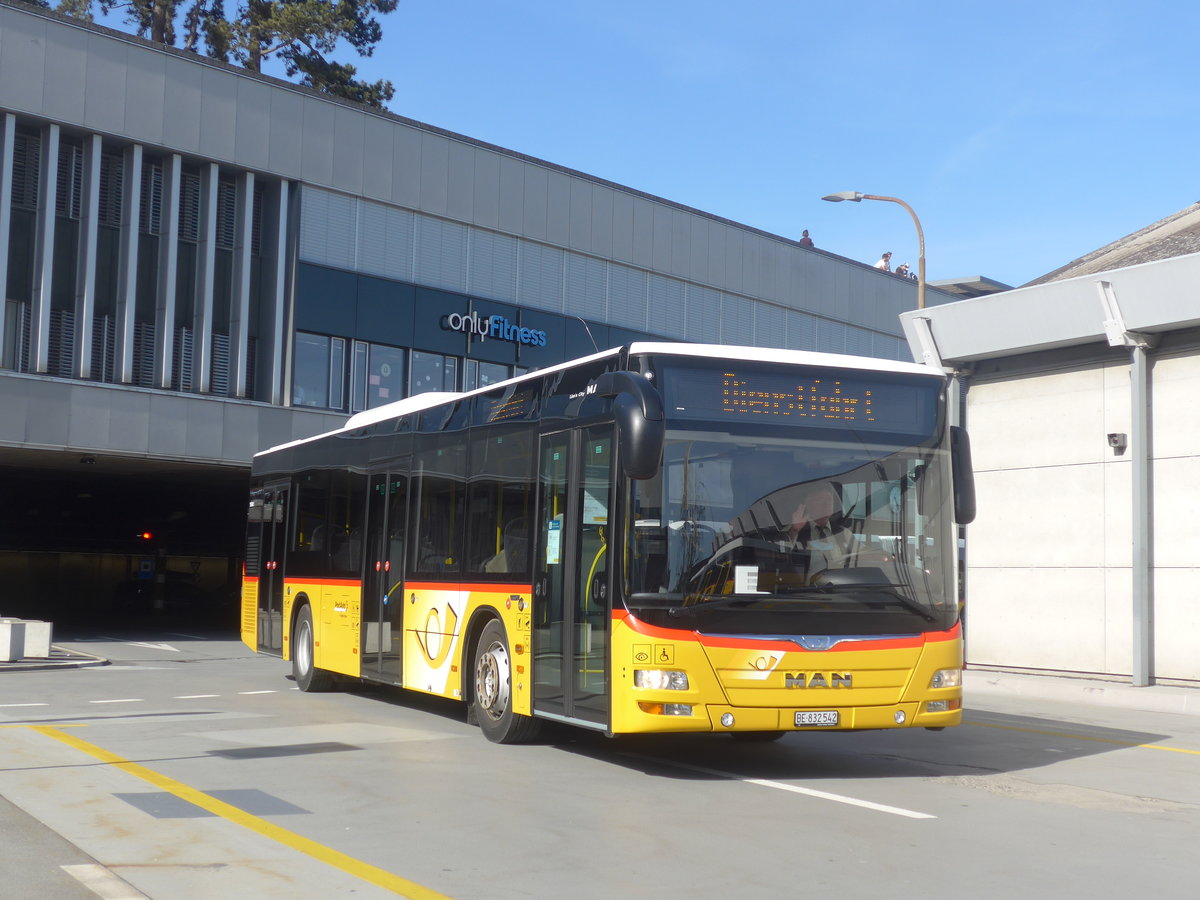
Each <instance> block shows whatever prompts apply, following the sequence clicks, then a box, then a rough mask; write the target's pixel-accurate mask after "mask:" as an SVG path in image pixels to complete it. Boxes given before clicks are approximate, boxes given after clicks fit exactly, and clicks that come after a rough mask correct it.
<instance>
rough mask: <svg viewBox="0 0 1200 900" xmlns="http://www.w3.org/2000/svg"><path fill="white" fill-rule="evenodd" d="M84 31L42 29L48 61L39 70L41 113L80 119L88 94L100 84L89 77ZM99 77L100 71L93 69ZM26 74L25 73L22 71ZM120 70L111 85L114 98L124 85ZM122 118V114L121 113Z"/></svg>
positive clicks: (82, 117) (88, 98) (119, 95)
mask: <svg viewBox="0 0 1200 900" xmlns="http://www.w3.org/2000/svg"><path fill="white" fill-rule="evenodd" d="M88 37H89V35H88V33H87V32H86V31H82V30H79V29H70V30H67V31H63V30H58V29H50V30H47V32H46V59H47V60H49V61H50V64H49V65H47V66H46V67H45V70H44V72H43V79H44V81H45V84H44V85H43V94H42V103H43V109H44V110H45V115H46V116H48V117H50V118H53V119H63V120H65V121H68V122H80V121H83V120H84V118H85V114H86V113H85V108H86V106H87V101H88V100H90V99H91V98H90V96H89V95H91V94H93V93H95V91H96V89H97V88H99V87H100V86H98V85H93V84H92V82H91V81H90V80H89V78H90V75H91V73H90V72H89V71H88V70H89V68H91V66H89V64H88V60H89V54H88V52H87V49H88ZM97 74H98V76H99V77H103V75H102V74H101V73H97ZM26 77H28V75H26ZM124 81H125V79H124V72H122V73H121V83H120V84H118V85H115V88H116V92H115V94H114V96H115V97H116V98H120V97H121V88H122V87H124ZM122 118H123V117H122Z"/></svg>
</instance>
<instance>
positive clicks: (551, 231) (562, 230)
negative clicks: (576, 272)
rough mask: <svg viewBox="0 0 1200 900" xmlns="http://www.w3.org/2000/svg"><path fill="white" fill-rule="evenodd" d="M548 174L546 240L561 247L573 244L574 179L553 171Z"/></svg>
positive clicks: (547, 170)
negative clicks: (572, 200)
mask: <svg viewBox="0 0 1200 900" xmlns="http://www.w3.org/2000/svg"><path fill="white" fill-rule="evenodd" d="M543 171H545V173H546V240H547V241H549V242H550V243H552V244H557V245H558V246H560V247H568V246H570V243H571V184H572V179H571V177H570V176H568V175H564V174H563V173H562V172H555V171H554V170H553V169H545V170H543Z"/></svg>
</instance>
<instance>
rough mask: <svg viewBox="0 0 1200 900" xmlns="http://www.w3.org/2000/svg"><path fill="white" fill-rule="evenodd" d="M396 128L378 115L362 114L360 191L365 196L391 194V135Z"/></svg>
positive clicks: (381, 197)
mask: <svg viewBox="0 0 1200 900" xmlns="http://www.w3.org/2000/svg"><path fill="white" fill-rule="evenodd" d="M395 132H396V128H395V127H394V126H393V125H392V124H391V123H390V122H387V121H385V120H384V119H381V118H379V117H378V116H363V153H362V164H363V174H362V191H363V194H364V195H365V196H367V197H374V198H376V199H387V198H388V197H391V195H392V151H393V147H394V142H393V140H392V136H393V135H394V134H395Z"/></svg>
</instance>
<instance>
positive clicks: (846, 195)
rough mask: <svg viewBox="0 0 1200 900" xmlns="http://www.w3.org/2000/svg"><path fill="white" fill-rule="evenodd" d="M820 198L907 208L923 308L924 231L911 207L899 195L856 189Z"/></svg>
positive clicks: (919, 299) (920, 301) (919, 294)
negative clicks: (916, 249)
mask: <svg viewBox="0 0 1200 900" xmlns="http://www.w3.org/2000/svg"><path fill="white" fill-rule="evenodd" d="M821 199H822V200H828V201H829V202H830V203H841V202H842V201H843V200H850V201H851V202H853V203H858V202H859V201H862V200H886V201H887V202H888V203H899V204H900V205H901V206H903V207H904V208H905V209H907V210H908V214H909V215H910V216H912V220H913V224H914V225H916V226H917V241H918V242H919V243H920V250H919V253H918V256H917V309H924V308H925V232H924V231H922V230H921V220H920V219H918V218H917V214H916V213H915V212H913V208H912V207H911V206H909V205H908V204H907V203H905V202H904V201H903V200H901V199H900V198H899V197H883V196H880V195H879V194H860V193H859V192H858V191H838V192H837V193H836V194H826V195H825V196H824V197H822V198H821Z"/></svg>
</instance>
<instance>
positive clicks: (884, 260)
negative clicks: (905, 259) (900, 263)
mask: <svg viewBox="0 0 1200 900" xmlns="http://www.w3.org/2000/svg"><path fill="white" fill-rule="evenodd" d="M875 268H877V269H882V270H883V271H885V272H890V271H892V251H891V250H887V251H885V252H884V254H883V256H881V257H879V262H877V263H875Z"/></svg>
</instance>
